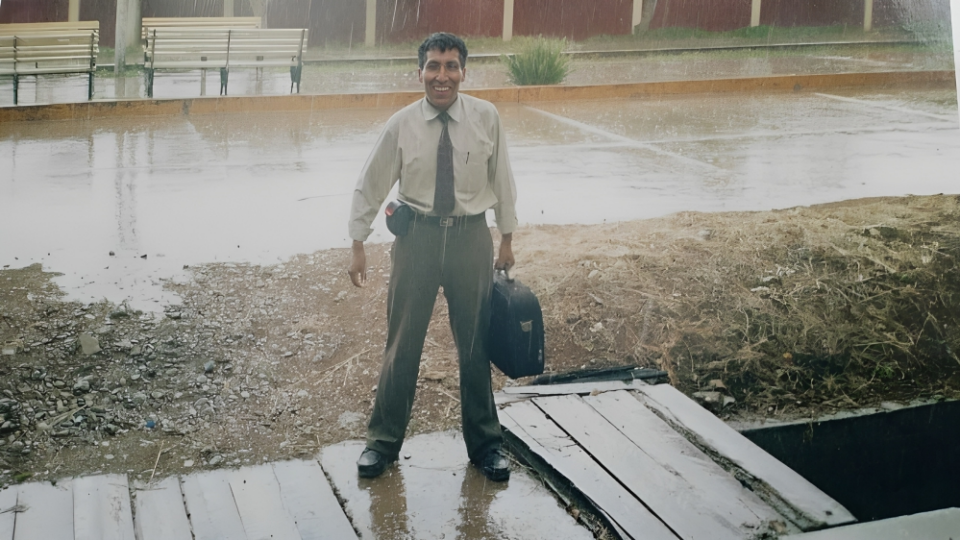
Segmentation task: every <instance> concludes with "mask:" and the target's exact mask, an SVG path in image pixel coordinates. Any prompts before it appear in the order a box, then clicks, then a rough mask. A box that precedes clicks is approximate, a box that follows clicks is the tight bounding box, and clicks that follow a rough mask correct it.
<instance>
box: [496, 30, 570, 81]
mask: <svg viewBox="0 0 960 540" xmlns="http://www.w3.org/2000/svg"><path fill="white" fill-rule="evenodd" d="M566 46H567V41H566V40H565V39H547V38H544V37H538V38H536V39H535V40H532V41H530V43H528V44H526V45H524V46H523V47H521V48H520V50H519V51H518V52H517V53H516V54H515V55H513V56H506V55H504V56H501V57H500V58H501V60H502V61H503V63H504V65H506V67H507V76H508V77H509V78H510V82H512V83H513V84H516V85H520V86H526V85H531V84H558V83H560V82H561V81H563V79H565V78H566V77H567V74H569V73H570V60H569V58H567V57H566V56H564V55H563V50H564V49H565V48H566Z"/></svg>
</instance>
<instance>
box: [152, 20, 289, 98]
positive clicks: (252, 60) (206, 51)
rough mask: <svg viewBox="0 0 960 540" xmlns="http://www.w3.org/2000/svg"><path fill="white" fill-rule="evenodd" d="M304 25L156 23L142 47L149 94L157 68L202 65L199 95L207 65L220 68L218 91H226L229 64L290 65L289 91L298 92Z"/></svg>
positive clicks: (167, 68)
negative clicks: (263, 27) (248, 26)
mask: <svg viewBox="0 0 960 540" xmlns="http://www.w3.org/2000/svg"><path fill="white" fill-rule="evenodd" d="M306 43H307V30H306V29H305V28H303V29H299V28H270V29H261V28H222V27H221V28H218V27H163V28H160V27H154V28H151V29H150V30H149V34H148V35H147V39H146V43H145V46H144V68H145V69H146V72H147V96H148V97H153V78H154V73H155V72H156V70H158V69H165V70H191V69H200V70H201V71H202V74H201V77H202V78H201V94H202V93H203V89H204V88H205V81H206V70H208V69H219V70H220V95H227V83H228V81H229V75H230V69H231V68H257V70H258V73H262V68H265V67H286V68H289V70H290V92H291V93H293V87H294V85H296V87H297V93H298V94H299V93H300V74H301V72H302V71H303V48H304V46H305V45H306Z"/></svg>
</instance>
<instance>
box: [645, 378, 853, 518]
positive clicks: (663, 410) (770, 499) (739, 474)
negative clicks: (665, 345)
mask: <svg viewBox="0 0 960 540" xmlns="http://www.w3.org/2000/svg"><path fill="white" fill-rule="evenodd" d="M667 386H669V385H667ZM670 388H671V389H672V390H673V391H674V392H676V393H677V394H679V396H682V398H684V399H688V400H689V399H690V398H688V397H687V396H686V395H684V394H682V393H681V392H680V391H679V390H677V389H676V388H674V387H672V386H670ZM646 390H648V389H643V388H638V389H636V391H634V392H631V394H632V395H633V396H634V397H635V398H636V399H637V400H638V401H640V403H641V404H643V405H644V406H645V407H647V408H648V409H650V410H651V411H652V412H653V413H654V414H656V415H657V416H659V417H660V418H661V419H663V420H664V421H665V422H666V423H667V424H668V425H670V427H672V428H673V429H674V430H675V431H676V432H677V433H680V434H681V435H683V436H684V437H685V438H686V439H687V440H688V441H690V442H691V443H692V444H693V445H694V446H696V447H697V448H699V449H700V450H701V451H702V452H704V453H705V454H707V455H708V456H709V457H710V458H711V459H712V460H713V461H714V462H715V463H717V464H718V465H720V467H722V468H723V469H724V470H726V471H727V472H729V473H730V474H732V475H733V476H734V477H735V478H736V479H737V480H739V481H740V483H741V484H743V485H744V486H746V487H747V488H748V489H750V490H751V491H753V492H754V493H756V494H757V496H758V497H760V499H761V500H763V501H764V502H766V503H767V504H768V505H770V506H771V507H772V508H773V509H774V510H776V511H777V512H778V513H780V515H782V516H784V517H785V518H787V519H788V520H789V521H790V522H791V523H792V524H793V525H795V526H796V527H798V528H799V529H800V530H802V531H812V530H817V529H822V528H826V527H836V526H840V525H848V524H851V523H856V522H857V519H856V518H855V517H854V516H853V514H851V513H850V512H849V510H847V509H846V508H845V507H843V505H841V504H840V503H839V502H837V501H835V500H834V499H833V498H832V497H830V496H829V495H827V494H826V493H823V491H822V490H820V489H819V488H817V487H816V486H814V485H813V484H811V483H810V482H809V481H808V480H806V479H805V478H803V477H802V476H800V475H799V474H797V473H796V472H795V471H793V470H792V469H790V468H789V467H787V466H786V465H784V466H783V467H784V468H785V469H786V470H788V471H790V472H793V473H794V474H796V476H797V478H798V479H799V481H802V482H803V483H805V484H808V485H809V488H810V489H811V492H819V493H820V494H822V496H823V497H825V498H826V499H829V500H830V501H833V503H834V510H826V511H825V512H826V514H827V518H826V519H819V518H817V517H816V516H815V515H813V514H812V511H811V510H810V509H804V508H802V507H800V506H799V505H798V504H796V503H794V502H793V501H791V500H790V499H789V498H788V497H787V496H785V495H784V494H783V493H781V491H780V490H779V489H777V488H776V487H775V486H773V485H771V484H770V483H769V482H768V481H767V480H765V479H763V478H761V477H760V476H757V475H756V474H754V473H753V472H751V470H750V468H751V466H750V464H748V463H744V462H743V460H740V459H737V458H735V457H731V456H728V455H726V454H725V453H724V452H723V451H721V450H719V449H717V448H715V447H714V446H713V445H711V444H710V443H709V442H708V441H707V440H706V439H705V438H703V437H702V436H701V435H700V434H699V433H697V432H695V431H693V430H692V429H691V428H690V427H689V426H688V425H687V424H686V422H684V420H683V419H681V418H678V417H677V416H676V415H674V414H672V412H671V410H670V408H669V406H668V405H667V404H665V403H661V401H660V400H658V399H657V396H655V395H651V392H649V391H646ZM654 392H662V391H661V390H654ZM691 401H692V400H691ZM696 406H697V407H700V406H699V405H696ZM708 414H712V413H709V412H708ZM717 421H718V422H721V423H722V422H723V421H722V420H720V419H719V418H717ZM724 426H726V424H724ZM728 427H729V426H728ZM729 429H730V430H731V431H733V432H734V433H737V435H739V432H737V431H736V430H734V429H733V428H729ZM741 437H742V435H741ZM744 441H746V442H745V444H749V445H751V446H756V445H755V444H754V443H753V442H752V441H750V440H749V439H747V438H746V437H744ZM757 448H758V449H759V447H757ZM759 450H760V451H761V452H763V450H762V449H759ZM763 453H764V454H766V452H763ZM766 455H769V454H766ZM770 459H773V460H775V461H776V458H774V457H773V456H770ZM777 462H778V463H779V461H777ZM835 510H836V511H835Z"/></svg>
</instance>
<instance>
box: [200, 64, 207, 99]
mask: <svg viewBox="0 0 960 540" xmlns="http://www.w3.org/2000/svg"><path fill="white" fill-rule="evenodd" d="M200 95H201V96H205V95H207V70H205V69H201V70H200Z"/></svg>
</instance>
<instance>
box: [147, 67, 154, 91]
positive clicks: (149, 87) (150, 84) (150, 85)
mask: <svg viewBox="0 0 960 540" xmlns="http://www.w3.org/2000/svg"><path fill="white" fill-rule="evenodd" d="M153 71H154V70H152V69H148V70H147V97H150V98H152V97H153Z"/></svg>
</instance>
